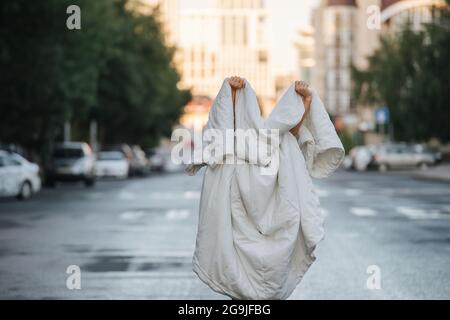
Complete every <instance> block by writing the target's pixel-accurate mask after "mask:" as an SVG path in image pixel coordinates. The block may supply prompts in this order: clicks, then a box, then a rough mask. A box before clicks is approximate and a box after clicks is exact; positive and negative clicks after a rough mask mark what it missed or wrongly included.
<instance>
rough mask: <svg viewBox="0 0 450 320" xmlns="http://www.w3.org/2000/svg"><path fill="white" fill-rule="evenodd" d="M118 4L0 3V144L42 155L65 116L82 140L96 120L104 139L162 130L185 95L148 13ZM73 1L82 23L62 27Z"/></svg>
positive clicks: (117, 0) (133, 139)
mask: <svg viewBox="0 0 450 320" xmlns="http://www.w3.org/2000/svg"><path fill="white" fill-rule="evenodd" d="M126 3H127V1H124V0H95V1H92V0H70V1H69V0H45V1H34V2H32V3H31V2H30V1H26V0H15V1H2V2H1V3H0V20H1V21H2V23H1V26H0V74H1V78H0V81H1V82H0V96H1V97H2V99H1V105H0V142H9V143H17V144H20V145H22V146H24V147H26V148H28V149H32V150H34V151H37V152H41V153H44V152H47V149H48V148H49V147H50V146H51V145H52V144H53V143H54V141H55V140H57V139H58V138H60V137H61V132H62V127H63V123H64V121H66V120H68V121H71V122H72V124H73V126H74V127H76V128H78V129H79V132H80V133H79V137H80V138H83V139H87V134H88V130H87V128H88V126H89V122H90V121H91V120H98V122H99V127H100V131H101V133H102V136H101V138H102V142H105V143H113V142H130V143H139V144H144V145H149V144H151V143H154V142H155V141H157V140H158V138H159V136H160V135H162V134H167V133H168V130H170V127H171V125H172V124H173V123H174V122H175V121H176V119H177V118H178V117H179V115H180V112H181V110H182V106H183V105H184V104H185V103H186V102H187V101H188V99H190V94H189V92H184V91H180V90H178V89H177V86H176V85H177V82H178V81H179V75H178V74H177V72H176V70H175V69H174V67H173V66H172V63H171V61H172V55H173V50H172V49H171V48H167V47H166V46H165V44H164V41H163V35H162V33H161V28H160V25H159V24H158V22H157V17H155V16H141V15H138V14H136V13H132V12H129V11H127V10H125V9H124V8H125V6H126ZM72 4H75V5H78V6H79V7H80V8H81V30H69V29H67V27H66V19H67V17H68V14H67V13H66V8H67V7H68V6H69V5H72Z"/></svg>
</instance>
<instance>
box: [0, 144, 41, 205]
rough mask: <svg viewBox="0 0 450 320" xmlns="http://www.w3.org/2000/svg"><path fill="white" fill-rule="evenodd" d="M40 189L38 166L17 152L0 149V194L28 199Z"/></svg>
mask: <svg viewBox="0 0 450 320" xmlns="http://www.w3.org/2000/svg"><path fill="white" fill-rule="evenodd" d="M40 189H41V178H40V177H39V166H38V165H37V164H34V163H31V162H29V161H28V160H26V159H25V158H23V157H21V156H20V155H18V154H17V153H13V152H7V151H2V150H0V196H2V197H8V196H17V197H18V198H19V199H24V200H25V199H28V198H30V197H31V196H32V195H33V193H36V192H38V191H39V190H40Z"/></svg>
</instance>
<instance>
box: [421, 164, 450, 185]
mask: <svg viewBox="0 0 450 320" xmlns="http://www.w3.org/2000/svg"><path fill="white" fill-rule="evenodd" d="M413 177H414V178H416V179H421V180H434V181H443V182H450V164H447V163H446V164H442V165H438V166H436V167H434V168H430V169H429V170H424V171H417V172H415V173H414V174H413Z"/></svg>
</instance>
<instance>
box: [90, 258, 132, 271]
mask: <svg viewBox="0 0 450 320" xmlns="http://www.w3.org/2000/svg"><path fill="white" fill-rule="evenodd" d="M132 258H133V257H132V256H97V257H95V258H94V261H92V262H91V263H87V264H85V265H83V266H82V267H81V270H84V271H88V272H108V271H127V270H128V266H129V265H130V260H131V259H132Z"/></svg>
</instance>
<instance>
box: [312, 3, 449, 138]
mask: <svg viewBox="0 0 450 320" xmlns="http://www.w3.org/2000/svg"><path fill="white" fill-rule="evenodd" d="M443 5H445V2H444V1H443V0H321V1H320V3H319V5H318V6H317V7H316V8H315V10H314V11H313V14H312V25H313V28H314V54H313V56H314V60H315V62H314V68H313V69H312V74H311V83H312V85H313V86H314V87H315V88H316V89H317V90H318V92H319V94H320V95H321V96H322V97H323V100H324V102H325V105H326V107H327V109H328V111H329V112H330V113H331V114H332V115H333V116H337V117H339V118H342V119H343V121H342V123H344V124H345V122H346V121H345V119H351V121H350V120H349V122H352V123H353V124H355V119H357V121H356V125H358V126H359V129H361V128H365V130H367V128H369V129H370V128H371V127H373V123H374V112H373V108H374V106H359V107H358V108H356V104H355V101H354V99H353V98H352V79H351V65H352V64H353V65H355V66H356V67H358V68H365V67H366V66H367V57H368V56H369V55H371V54H372V53H373V52H374V51H375V50H376V49H377V48H378V45H379V38H380V35H381V34H389V33H394V32H396V31H398V30H400V27H401V26H403V25H404V24H405V22H406V21H409V22H410V23H411V26H412V28H413V29H415V30H418V29H420V28H421V26H422V25H423V23H424V22H429V21H431V20H432V19H433V17H434V16H435V14H436V10H435V8H436V7H438V6H443ZM371 17H372V18H374V19H375V20H373V21H372V22H374V21H375V22H378V23H375V24H373V23H372V24H371V23H369V22H370V21H371V20H370V18H371ZM355 116H356V117H355ZM358 122H359V123H358ZM361 130H362V129H361Z"/></svg>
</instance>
